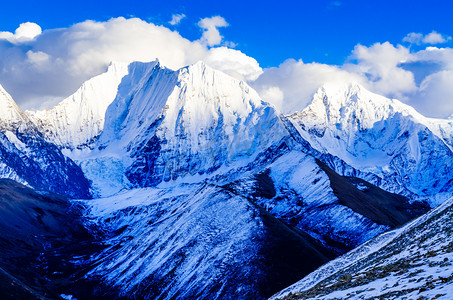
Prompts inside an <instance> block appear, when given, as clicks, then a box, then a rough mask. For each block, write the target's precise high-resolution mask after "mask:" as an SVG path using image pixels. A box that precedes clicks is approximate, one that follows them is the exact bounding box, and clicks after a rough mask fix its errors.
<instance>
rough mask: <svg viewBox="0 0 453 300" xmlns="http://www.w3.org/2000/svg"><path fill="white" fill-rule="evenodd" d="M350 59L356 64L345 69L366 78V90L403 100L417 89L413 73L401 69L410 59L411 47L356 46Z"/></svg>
mask: <svg viewBox="0 0 453 300" xmlns="http://www.w3.org/2000/svg"><path fill="white" fill-rule="evenodd" d="M350 59H351V60H353V61H354V60H355V63H348V64H345V65H344V66H343V69H345V70H347V71H350V72H352V73H354V74H359V75H361V76H363V77H366V78H367V80H366V85H367V87H368V88H370V89H372V90H374V91H375V92H378V93H380V94H383V95H387V96H391V97H396V98H400V99H401V98H405V95H407V94H408V93H411V92H414V91H415V90H416V89H417V87H416V84H415V80H414V74H413V73H412V72H410V71H407V70H405V69H403V68H401V67H400V65H401V64H402V63H404V62H407V61H408V60H409V59H411V54H410V52H409V49H408V48H405V47H403V46H401V45H398V46H396V47H395V46H393V45H392V44H390V43H389V42H385V43H382V44H381V43H376V44H374V45H372V46H370V47H366V46H363V45H357V46H355V48H354V50H353V51H352V55H351V57H350Z"/></svg>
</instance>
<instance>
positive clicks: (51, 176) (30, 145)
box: [0, 86, 90, 198]
mask: <svg viewBox="0 0 453 300" xmlns="http://www.w3.org/2000/svg"><path fill="white" fill-rule="evenodd" d="M0 177H2V178H9V179H13V180H16V181H19V182H21V183H26V184H28V185H30V186H32V187H34V188H37V189H41V190H46V191H52V192H56V193H60V194H63V195H68V196H71V197H78V198H88V197H90V192H89V187H90V184H89V182H88V180H87V179H86V178H85V177H84V175H83V173H82V171H81V169H80V168H79V167H78V166H77V165H76V164H75V163H74V162H73V161H72V160H71V159H69V158H67V157H66V156H64V155H63V154H62V153H61V152H60V150H59V149H58V148H57V147H56V146H55V145H53V144H50V143H48V142H46V141H45V140H44V138H43V137H42V135H41V134H40V133H39V131H38V130H37V128H36V126H35V125H34V124H33V122H31V121H30V119H29V118H28V117H27V116H26V115H25V114H24V113H23V112H22V111H21V110H20V108H19V107H18V106H17V105H16V103H15V102H14V100H13V99H12V98H11V96H10V95H9V94H8V93H7V92H6V91H5V90H4V89H3V88H2V87H1V86H0Z"/></svg>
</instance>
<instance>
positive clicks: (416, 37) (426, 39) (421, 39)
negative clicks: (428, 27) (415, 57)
mask: <svg viewBox="0 0 453 300" xmlns="http://www.w3.org/2000/svg"><path fill="white" fill-rule="evenodd" d="M449 40H451V36H446V35H442V34H440V33H438V32H436V31H432V32H431V33H428V34H426V35H423V34H422V33H417V32H411V33H409V34H408V35H406V36H405V37H404V38H403V42H409V43H411V44H416V45H420V44H430V45H435V44H443V43H446V42H448V41H449Z"/></svg>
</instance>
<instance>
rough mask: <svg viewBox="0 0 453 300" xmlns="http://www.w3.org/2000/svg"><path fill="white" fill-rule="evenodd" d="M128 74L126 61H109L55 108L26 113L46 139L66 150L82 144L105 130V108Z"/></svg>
mask: <svg viewBox="0 0 453 300" xmlns="http://www.w3.org/2000/svg"><path fill="white" fill-rule="evenodd" d="M127 73H128V64H126V63H118V62H115V63H111V64H110V66H109V67H108V69H107V72H105V73H103V74H101V75H98V76H96V77H93V78H92V79H90V80H88V81H86V82H85V83H84V84H83V85H82V86H81V87H80V88H79V89H78V90H77V91H76V92H75V93H74V94H73V95H71V96H69V97H68V98H66V99H64V100H63V101H62V102H60V103H59V104H58V105H57V106H55V107H54V108H52V109H49V110H41V111H35V112H33V111H27V112H26V113H27V114H28V116H29V117H30V118H31V119H32V121H34V122H35V123H36V125H37V127H38V128H39V130H40V131H41V132H42V134H43V135H44V138H45V139H46V140H47V141H48V142H50V143H53V144H55V145H57V146H59V147H63V148H69V149H74V148H77V147H83V146H85V145H87V144H90V143H91V142H93V140H94V139H95V138H97V137H98V136H99V134H101V132H102V130H103V129H104V118H105V111H106V110H107V107H108V106H109V105H110V103H112V101H113V100H114V99H115V96H116V94H117V91H118V85H119V84H120V82H121V79H122V78H123V77H124V76H125V75H126V74H127Z"/></svg>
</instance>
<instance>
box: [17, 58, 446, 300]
mask: <svg viewBox="0 0 453 300" xmlns="http://www.w3.org/2000/svg"><path fill="white" fill-rule="evenodd" d="M339 101H340V100H339ZM341 101H342V100H341ZM372 105H374V107H375V109H376V110H378V111H380V108H379V107H380V106H382V103H380V102H375V103H374V104H372ZM335 109H336V108H335ZM335 109H334V108H332V114H335V113H336V112H335ZM103 112H105V115H103ZM28 115H30V116H31V118H32V119H33V122H34V123H35V124H37V127H36V126H35V125H34V124H33V123H31V121H30V120H29V119H27V118H28V117H27V116H26V115H25V114H23V113H21V114H20V116H22V117H23V118H26V119H27V120H28V121H27V122H29V123H30V124H31V125H30V126H31V127H33V128H35V129H36V128H39V130H41V131H42V135H43V136H45V138H46V139H47V140H48V141H49V142H51V143H54V144H55V145H57V146H58V147H59V148H60V149H62V151H63V153H64V154H65V155H67V156H68V157H71V158H72V159H73V160H74V161H76V163H77V164H78V165H79V166H80V167H81V169H82V170H83V174H84V175H85V176H86V177H87V178H88V179H90V180H91V181H92V188H93V190H94V191H95V193H96V194H98V195H99V197H100V198H99V199H94V200H89V201H77V203H78V204H80V203H82V204H83V205H84V206H85V207H86V218H87V219H88V220H89V221H87V223H86V225H87V227H88V228H96V229H101V231H102V232H103V233H104V235H103V238H104V241H103V246H104V247H105V248H102V249H98V250H97V252H95V253H93V254H92V256H91V259H89V260H88V261H87V260H85V259H81V260H80V263H81V264H83V265H89V266H91V267H88V268H86V269H84V270H85V271H86V272H87V273H83V274H79V275H78V276H84V278H86V279H87V280H94V281H96V282H97V284H98V286H100V287H102V288H100V289H101V290H100V292H99V293H100V294H103V293H104V294H105V293H107V294H105V295H109V296H112V297H113V296H118V294H115V295H113V294H112V293H117V292H118V291H119V295H123V296H130V297H149V298H152V297H159V298H162V299H171V298H172V297H173V296H175V295H181V297H182V298H191V297H197V298H209V299H220V298H228V297H229V298H231V297H235V298H237V297H242V296H243V297H245V298H263V297H267V296H270V295H271V294H273V293H274V292H276V291H278V290H280V289H282V288H283V287H285V286H287V285H289V284H291V283H293V282H295V281H296V280H298V279H300V278H301V277H302V276H303V275H305V274H308V273H309V272H311V271H313V270H314V269H315V268H316V267H318V266H319V265H321V264H323V263H325V262H326V261H327V260H328V259H332V258H333V257H335V256H337V255H339V254H342V253H344V252H345V251H347V250H350V249H352V248H353V247H356V246H357V245H359V244H360V243H363V242H365V241H367V240H368V239H370V238H372V237H374V236H376V235H378V234H380V233H382V232H385V231H387V230H389V229H392V228H395V227H399V226H401V225H403V224H404V223H405V222H407V221H408V220H410V219H412V218H414V217H415V216H418V215H420V214H421V213H423V212H424V211H426V209H427V207H426V206H424V205H422V204H420V203H418V202H415V203H411V201H409V200H408V198H406V197H404V196H401V195H396V194H392V193H389V192H386V191H384V190H382V189H380V188H379V187H377V186H375V185H379V186H381V187H383V188H385V189H387V190H390V191H401V190H404V189H405V185H403V184H395V182H396V179H394V178H393V179H392V180H390V181H388V180H387V178H386V177H385V176H382V175H383V174H382V173H379V172H377V171H376V170H375V169H369V168H359V167H361V165H358V166H354V165H352V166H351V165H349V162H348V161H347V160H346V158H348V157H344V158H343V157H342V156H341V155H340V154H341V153H340V151H339V150H338V149H340V147H342V146H343V144H341V143H340V142H338V143H340V144H339V145H337V144H333V146H332V147H333V148H332V149H333V150H338V151H337V152H335V151H332V153H330V152H329V151H330V150H329V151H328V150H326V149H325V148H323V147H321V146H322V144H321V143H320V142H319V143H318V144H317V142H318V141H317V140H316V139H314V138H313V136H312V134H313V130H318V128H321V125H322V124H323V123H321V125H319V124H318V123H316V122H315V121H316V120H317V119H316V118H315V117H317V116H318V112H317V111H316V112H315V113H313V114H312V115H311V116H312V117H311V118H305V117H304V118H303V120H305V119H307V120H309V121H310V120H315V121H313V122H312V123H313V124H312V123H310V126H312V128H313V130H311V131H310V130H308V129H307V130H305V129H304V128H305V127H303V126H304V124H303V123H301V122H296V121H297V120H298V119H297V118H296V116H295V115H293V116H290V117H285V116H283V115H281V114H280V113H279V112H278V111H277V110H276V109H275V108H274V107H273V106H272V105H270V104H268V103H266V102H265V101H263V100H262V99H261V97H260V96H259V95H258V94H257V93H256V92H255V91H254V90H253V89H252V88H250V87H249V86H248V85H247V84H246V83H244V82H242V81H239V80H236V79H234V78H232V77H230V76H228V75H226V74H224V73H222V72H219V71H216V70H214V69H212V68H210V67H209V66H206V65H205V64H204V63H196V64H194V65H191V66H188V67H185V68H181V69H179V70H176V71H173V70H170V69H167V68H165V67H163V66H161V65H160V64H159V62H157V61H156V62H150V63H138V62H135V63H132V64H130V65H128V66H125V65H117V64H113V65H111V66H110V68H109V70H108V71H107V73H105V74H102V75H100V76H98V77H96V78H93V79H91V80H89V81H87V82H86V83H85V84H84V85H83V86H82V87H81V88H80V89H79V90H78V91H77V92H76V94H74V95H73V96H71V97H69V98H67V99H66V100H64V101H63V102H62V103H60V104H59V105H57V106H56V107H55V108H53V109H51V110H48V111H45V112H35V113H33V112H29V113H28ZM313 116H315V117H313ZM366 117H367V118H368V115H367V116H366ZM329 118H330V115H329ZM364 118H365V117H364ZM10 119H14V118H10ZM351 122H352V121H351ZM351 122H349V123H351ZM370 122H371V121H370ZM349 123H348V122H346V123H345V124H346V125H347V126H349V125H348V124H349ZM352 123H354V122H352ZM335 124H336V123H335ZM436 124H437V123H436ZM318 125H319V126H318ZM346 125H345V126H346ZM447 125H448V123H447ZM447 125H445V126H444V124H443V123H442V124H441V125H439V126H437V127H435V126H432V127H431V128H432V130H433V131H435V129H433V128H437V129H438V131H436V135H435V136H436V137H437V138H438V139H439V140H440V141H442V142H443V143H444V146H445V147H446V149H448V150H449V149H450V148H449V147H450V145H449V144H448V139H447V138H445V137H448V136H449V133H448V131H447V129H448V126H447ZM446 126H447V127H446ZM350 127H351V128H352V129H351V130H352V131H353V132H354V133H357V132H361V130H362V129H361V127H360V126H359V127H357V129H354V128H356V127H354V126H352V125H351V126H350ZM348 128H349V127H348ZM416 128H418V127H416ZM36 130H37V129H36ZM430 132H431V131H430ZM442 134H444V135H445V137H444V138H443V137H441V135H442ZM42 135H39V136H40V139H41V140H42V141H43V142H44V140H43V139H42ZM44 143H47V142H44ZM47 144H49V145H52V146H53V147H54V148H55V149H56V150H57V151H58V153H60V152H59V150H58V148H57V146H55V145H53V144H50V143H47ZM401 144H402V145H403V144H404V143H401ZM436 145H437V144H436ZM334 146H337V147H336V148H335V147H334ZM395 147H396V146H395ZM401 147H403V146H401ZM439 147H440V146H439ZM403 148H404V147H403ZM398 149H399V148H398ZM436 149H437V148H436ZM440 149H443V148H440ZM332 154H333V155H332ZM68 160H69V159H68ZM357 161H358V159H357ZM350 162H351V164H352V163H354V162H356V161H354V160H350ZM435 162H436V163H438V165H440V164H441V162H440V161H437V160H436V161H435ZM436 166H437V165H436ZM335 171H337V172H335ZM338 173H340V174H338ZM414 176H415V175H414ZM417 176H418V175H417ZM357 177H361V178H362V179H359V178H357ZM363 179H365V180H368V181H370V182H372V183H374V184H375V185H373V184H371V183H369V182H367V181H365V180H363ZM414 180H415V179H414ZM389 187H390V188H389ZM402 194H403V195H405V196H408V195H412V193H411V192H410V191H407V193H402ZM82 197H83V196H81V197H80V198H82ZM85 271H84V272H85ZM112 286H114V287H115V289H114V290H112V291H114V292H112V293H110V294H109V292H108V290H109V288H110V287H112Z"/></svg>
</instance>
